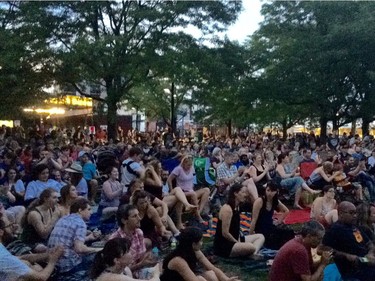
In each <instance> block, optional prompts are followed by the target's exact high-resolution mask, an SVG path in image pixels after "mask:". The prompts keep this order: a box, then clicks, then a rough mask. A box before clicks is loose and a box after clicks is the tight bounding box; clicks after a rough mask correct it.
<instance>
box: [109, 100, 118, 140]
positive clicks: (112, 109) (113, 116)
mask: <svg viewBox="0 0 375 281" xmlns="http://www.w3.org/2000/svg"><path fill="white" fill-rule="evenodd" d="M107 106H108V111H107V126H108V141H109V140H111V139H112V140H115V139H116V137H117V133H116V128H117V104H116V103H113V102H107Z"/></svg>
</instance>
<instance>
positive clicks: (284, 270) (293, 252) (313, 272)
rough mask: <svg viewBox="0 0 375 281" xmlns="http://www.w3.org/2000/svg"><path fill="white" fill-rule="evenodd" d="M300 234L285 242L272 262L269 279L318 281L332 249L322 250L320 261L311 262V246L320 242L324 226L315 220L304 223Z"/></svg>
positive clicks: (273, 280)
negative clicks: (316, 262)
mask: <svg viewBox="0 0 375 281" xmlns="http://www.w3.org/2000/svg"><path fill="white" fill-rule="evenodd" d="M300 234H301V235H300V236H297V237H296V238H294V239H292V240H290V241H289V242H287V243H286V244H285V245H284V246H283V247H281V249H280V250H279V252H278V253H277V254H276V257H275V259H274V261H273V263H272V266H271V271H270V274H269V281H291V280H302V281H318V280H322V277H323V270H324V269H325V267H326V266H327V265H328V264H329V263H330V261H331V259H332V251H323V252H322V258H321V261H320V262H319V263H318V264H315V265H314V264H313V259H312V255H311V248H316V247H318V245H319V244H320V243H321V241H322V238H323V235H324V226H323V225H321V224H320V223H319V222H317V221H309V222H307V223H305V224H304V225H303V227H302V230H301V233H300Z"/></svg>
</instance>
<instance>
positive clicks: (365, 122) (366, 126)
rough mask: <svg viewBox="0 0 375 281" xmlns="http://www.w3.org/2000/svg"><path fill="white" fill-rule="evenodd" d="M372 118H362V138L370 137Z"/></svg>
mask: <svg viewBox="0 0 375 281" xmlns="http://www.w3.org/2000/svg"><path fill="white" fill-rule="evenodd" d="M370 122H371V120H370V118H367V116H364V117H362V137H364V136H368V135H369V132H370Z"/></svg>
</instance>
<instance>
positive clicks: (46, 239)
mask: <svg viewBox="0 0 375 281" xmlns="http://www.w3.org/2000/svg"><path fill="white" fill-rule="evenodd" d="M64 132H66V130H61V129H58V130H56V131H53V130H52V131H44V132H41V131H38V130H33V131H32V133H30V134H29V135H28V136H27V137H26V136H24V137H22V135H20V133H19V130H14V131H12V130H10V129H7V128H2V129H1V132H0V138H1V139H0V144H1V146H0V157H1V159H0V218H1V220H0V242H1V245H0V265H1V266H0V276H2V277H4V278H5V279H4V278H3V279H4V280H18V278H20V279H21V278H24V279H27V280H28V279H30V280H48V279H50V280H78V279H81V280H82V276H84V278H88V276H89V277H90V278H91V279H93V280H133V279H137V280H142V279H152V280H157V279H159V278H160V279H161V280H171V281H172V280H173V281H174V280H196V279H199V280H225V281H227V280H237V279H238V277H235V276H234V277H228V276H227V275H226V274H225V273H224V272H223V271H222V270H220V269H219V268H217V267H216V266H214V265H213V264H212V263H211V262H210V260H209V259H207V258H206V256H205V255H204V254H203V252H202V250H201V247H202V243H203V242H202V241H203V239H202V237H203V236H202V235H203V233H202V230H204V229H205V227H207V224H209V223H207V221H211V220H212V216H215V217H217V219H218V223H217V228H216V233H215V236H214V238H213V252H214V253H215V255H217V256H221V257H225V258H236V257H248V258H249V259H262V258H263V254H262V249H264V248H267V249H271V250H273V251H275V253H276V252H277V254H276V257H275V260H274V262H273V265H272V267H271V271H270V280H320V279H319V278H321V277H322V274H323V271H324V270H325V269H326V268H327V265H328V264H329V263H331V262H332V261H333V260H334V262H335V264H336V265H337V268H338V270H337V271H336V273H337V274H341V276H342V278H344V279H345V278H354V279H355V278H356V279H358V280H371V278H370V277H371V276H372V275H371V274H372V272H373V270H374V269H375V256H374V255H373V253H372V249H373V248H372V241H373V239H374V237H375V235H374V223H375V207H374V206H372V205H371V204H372V203H373V202H374V201H375V178H374V174H375V141H374V139H373V138H371V137H370V136H365V137H364V138H363V139H361V138H360V137H359V136H358V135H353V136H351V135H349V136H347V135H343V136H338V135H337V134H336V133H333V134H331V135H329V136H328V140H327V142H325V143H322V142H321V141H320V139H319V138H318V137H316V136H315V135H314V134H313V133H312V134H300V135H296V136H291V137H290V138H288V139H287V140H282V139H280V138H279V137H278V136H275V135H272V134H271V133H259V134H256V133H245V132H239V133H238V134H236V135H235V136H234V137H231V138H226V137H221V136H212V137H210V136H205V137H204V138H203V140H202V141H201V142H198V141H197V140H195V139H191V138H184V139H174V138H173V137H171V136H170V134H169V132H166V133H165V134H164V135H163V134H156V133H153V134H137V133H134V131H133V133H131V134H129V135H128V137H127V138H123V139H121V140H120V141H117V142H116V141H112V140H110V141H107V140H105V139H100V140H96V139H95V136H91V137H89V138H86V137H85V135H84V134H80V133H79V132H80V131H79V130H78V134H75V133H70V134H67V133H64ZM202 158H204V159H205V161H206V163H208V167H205V168H204V169H203V171H202V170H199V171H198V169H196V167H195V165H196V162H195V160H196V159H202ZM198 172H199V173H204V175H203V178H205V176H209V177H210V180H211V181H213V182H214V184H212V183H208V182H202V181H200V182H198V181H197V178H198V175H197V173H198ZM311 198H312V200H311ZM306 206H308V207H311V221H310V222H308V223H307V224H305V225H304V226H303V227H302V231H301V232H300V233H299V235H297V236H295V234H296V233H295V232H294V230H293V229H291V228H288V227H284V225H283V222H284V219H285V218H286V216H287V215H288V214H289V213H290V208H293V209H303V208H305V207H306ZM93 210H94V213H95V214H96V215H97V216H98V217H99V218H100V219H99V221H96V222H95V223H96V225H94V226H93V222H92V220H91V218H92V217H91V215H92V213H93ZM244 210H247V211H250V212H251V214H252V222H251V225H250V230H249V233H246V234H244V233H242V232H241V229H240V225H241V224H240V220H241V218H240V214H241V212H242V211H244ZM275 214H276V215H275ZM187 217H188V218H189V222H186V221H185V220H186V218H187ZM111 221H114V222H115V225H116V227H115V228H113V229H111V230H109V231H108V233H104V231H103V232H102V231H100V230H98V228H99V229H100V226H101V225H102V224H104V223H106V222H111ZM176 240H177V241H178V243H177V247H175V249H174V250H173V251H172V252H171V253H170V254H169V255H167V256H166V257H165V258H164V261H163V262H161V265H160V266H159V263H160V257H158V254H157V253H158V251H159V250H160V249H162V248H163V245H165V244H166V243H167V244H168V241H171V243H173V244H174V243H175V241H176ZM172 241H173V242H172ZM173 247H174V246H173ZM316 247H318V253H319V254H321V260H320V262H319V263H317V264H315V265H316V266H315V267H314V264H313V261H312V257H311V251H310V249H311V248H316ZM155 253H156V254H155ZM349 268H350V269H349ZM82 272H84V274H83V275H82ZM87 272H89V274H87ZM249 274H251V273H249ZM354 279H353V280H354Z"/></svg>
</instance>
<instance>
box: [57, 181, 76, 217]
mask: <svg viewBox="0 0 375 281" xmlns="http://www.w3.org/2000/svg"><path fill="white" fill-rule="evenodd" d="M60 195H61V197H60V202H59V208H60V215H61V217H63V216H66V215H69V214H70V205H71V204H72V202H73V201H74V200H75V199H77V198H78V194H77V190H76V188H75V186H74V185H72V184H67V185H65V186H64V187H63V188H61V190H60Z"/></svg>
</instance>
